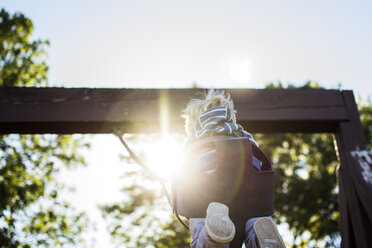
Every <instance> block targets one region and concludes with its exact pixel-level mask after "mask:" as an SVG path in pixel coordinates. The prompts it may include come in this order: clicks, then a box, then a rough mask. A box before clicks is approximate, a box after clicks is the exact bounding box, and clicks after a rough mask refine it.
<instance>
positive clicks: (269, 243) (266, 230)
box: [253, 217, 286, 248]
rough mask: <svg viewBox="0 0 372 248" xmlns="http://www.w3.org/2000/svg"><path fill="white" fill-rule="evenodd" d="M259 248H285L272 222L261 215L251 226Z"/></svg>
mask: <svg viewBox="0 0 372 248" xmlns="http://www.w3.org/2000/svg"><path fill="white" fill-rule="evenodd" d="M253 229H254V233H255V235H256V240H257V243H258V247H259V248H286V246H285V244H284V242H283V240H282V238H281V237H280V234H279V232H278V229H277V228H276V226H275V224H274V222H273V221H272V220H271V219H269V218H267V217H263V218H260V219H258V220H257V221H256V222H255V223H254V226H253Z"/></svg>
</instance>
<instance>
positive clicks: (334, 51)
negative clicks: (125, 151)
mask: <svg viewBox="0 0 372 248" xmlns="http://www.w3.org/2000/svg"><path fill="white" fill-rule="evenodd" d="M0 7H5V8H6V9H7V10H8V11H11V12H14V11H21V12H23V13H24V14H25V15H26V16H27V17H30V18H31V19H32V21H33V22H34V25H35V34H34V37H35V38H43V39H48V40H50V42H51V46H50V48H49V49H48V54H49V58H48V64H49V65H50V73H49V79H50V83H51V85H57V86H66V87H122V88H125V87H150V88H156V87H189V86H191V84H192V83H193V82H196V83H197V85H198V86H201V87H217V88H218V87H246V88H262V87H264V85H265V84H266V83H268V82H272V81H277V80H280V81H282V82H285V83H286V82H292V83H295V84H303V83H304V82H306V81H307V80H315V81H318V82H319V83H320V84H321V85H323V86H326V87H327V88H338V85H339V84H341V85H342V88H343V89H352V90H354V91H355V93H357V94H361V95H362V97H363V98H364V99H366V98H367V97H368V96H370V95H371V93H372V82H371V81H372V66H371V58H372V49H371V44H372V15H371V13H372V2H371V1H367V0H366V1H341V0H337V1H336V0H328V1H323V0H313V1H295V0H293V1H287V0H283V1H274V0H272V1H268V0H267V1H266V0H265V1H244V0H241V1H236V0H225V1H203V0H188V1H172V0H168V1H165V0H156V1H155V0H154V1H144V0H138V1H123V0H117V1H96V0H94V1H93V0H90V1H88V0H86V1H76V0H64V1H46V0H33V1H29V0H2V1H1V3H0ZM94 140H95V143H94V145H93V148H92V150H91V152H90V153H89V155H88V156H90V161H89V167H88V168H87V169H82V170H79V171H78V172H74V173H70V174H68V176H66V177H68V178H69V179H68V180H69V182H71V183H73V184H74V183H75V184H76V185H80V186H79V187H80V188H79V187H78V189H77V194H80V196H79V197H81V195H85V196H89V197H85V198H84V202H85V204H93V203H97V202H102V201H99V200H97V199H96V198H100V197H101V196H102V197H103V198H104V197H105V195H106V194H105V192H107V190H113V191H115V190H116V189H117V187H116V185H117V184H120V179H117V175H118V174H117V171H116V170H120V169H118V168H119V167H120V165H118V162H117V161H116V162H115V160H117V151H118V150H119V149H120V146H119V143H118V141H117V140H115V139H114V138H113V137H110V136H102V135H101V136H97V137H96V138H95V139H94ZM107 143H110V144H115V145H116V146H115V145H113V146H115V147H116V148H115V149H109V150H107V149H105V147H107V146H106V145H103V144H107ZM97 154H99V155H97ZM100 156H101V157H100ZM108 157H110V158H111V159H110V160H106V159H107V158H108ZM97 158H98V159H97ZM66 173H68V172H66ZM79 173H80V174H79ZM66 175H67V174H66ZM82 175H89V176H87V177H85V178H86V179H85V181H84V185H85V186H81V185H82V183H81V180H79V179H81V178H82V177H81V176H82ZM101 175H105V176H106V177H107V178H108V179H107V180H109V182H110V180H111V182H110V184H108V183H106V182H105V181H102V182H101V185H99V186H100V188H97V187H98V186H97V183H96V182H95V180H98V179H99V178H100V176H101ZM74 178H75V179H74ZM83 178H84V177H83ZM115 178H116V179H117V181H118V182H116V181H115ZM78 182H80V184H79V183H78ZM105 184H108V188H103V186H102V185H105ZM117 190H118V189H117ZM94 191H98V193H96V194H95V193H94ZM99 192H101V193H99ZM97 195H98V196H100V197H96V198H95V197H93V196H97ZM117 195H119V193H118V194H117ZM92 198H93V199H96V200H95V201H94V200H92ZM106 200H108V199H106ZM76 201H77V200H76ZM90 206H91V205H90ZM96 215H97V216H98V214H97V213H96ZM97 218H98V217H97ZM102 242H108V241H102ZM102 244H103V243H102ZM102 244H101V245H99V242H98V244H97V246H96V247H105V246H104V245H102Z"/></svg>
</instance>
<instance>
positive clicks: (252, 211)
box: [172, 136, 274, 247]
mask: <svg viewBox="0 0 372 248" xmlns="http://www.w3.org/2000/svg"><path fill="white" fill-rule="evenodd" d="M211 148H212V149H216V152H217V167H216V168H215V169H214V170H213V171H207V172H201V171H200V169H199V170H198V168H197V167H198V164H196V163H192V162H191V161H193V159H194V158H195V157H196V156H197V155H198V154H200V153H201V152H203V151H205V149H211ZM185 155H186V158H187V159H188V160H187V161H188V162H187V161H186V163H185V165H184V166H183V168H182V169H181V170H180V172H179V173H178V175H177V176H176V177H175V178H174V180H173V183H172V193H173V197H172V198H173V210H174V212H175V213H176V214H178V215H182V216H185V217H187V218H205V215H206V209H207V207H208V204H209V203H210V202H219V203H223V204H225V205H227V206H228V207H229V216H230V218H231V219H232V221H233V222H234V224H235V227H236V229H237V232H236V236H235V239H234V240H233V242H232V243H234V242H235V243H236V246H235V245H232V243H230V247H241V244H242V241H243V234H244V224H245V222H246V221H247V220H248V219H250V218H253V217H261V216H270V215H272V214H273V211H274V197H273V196H274V171H273V170H272V168H271V164H270V162H269V160H268V158H267V157H266V156H265V154H264V153H263V152H262V151H261V149H259V148H258V147H257V146H255V145H253V144H252V143H251V142H250V141H249V139H248V138H245V137H244V138H243V137H230V136H217V137H209V138H205V139H202V140H198V141H196V142H192V143H190V144H188V145H187V146H186V154H185ZM252 155H253V156H255V157H256V158H257V159H258V160H259V161H260V162H261V171H257V170H256V169H255V168H254V167H253V165H252ZM239 243H240V246H239Z"/></svg>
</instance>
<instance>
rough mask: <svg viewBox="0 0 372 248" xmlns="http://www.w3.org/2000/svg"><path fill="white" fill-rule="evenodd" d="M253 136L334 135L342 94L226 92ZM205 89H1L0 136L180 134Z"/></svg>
mask: <svg viewBox="0 0 372 248" xmlns="http://www.w3.org/2000/svg"><path fill="white" fill-rule="evenodd" d="M225 91H227V92H229V93H230V94H231V97H232V99H233V100H234V103H235V108H236V110H237V117H238V122H239V123H241V124H243V126H244V127H245V128H246V129H247V130H248V131H250V132H252V133H257V132H261V133H269V132H334V131H335V130H336V128H337V126H338V123H339V122H341V121H348V120H349V116H348V112H347V110H346V107H345V103H344V99H343V97H342V94H341V93H342V91H338V90H303V89H262V90H261V89H260V90H258V89H225ZM200 92H203V89H106V88H99V89H98V88H17V87H14V88H13V87H12V88H0V133H1V134H8V133H23V134H36V133H58V134H71V133H110V132H112V131H113V129H115V128H121V129H123V131H125V132H128V133H139V132H140V133H149V132H160V131H161V130H164V129H168V130H169V131H171V132H183V120H182V118H181V117H180V115H181V114H182V109H183V108H184V107H185V106H186V104H187V102H188V101H189V100H190V99H192V98H193V97H195V95H196V94H198V93H200Z"/></svg>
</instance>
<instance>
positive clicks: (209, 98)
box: [182, 89, 236, 136]
mask: <svg viewBox="0 0 372 248" xmlns="http://www.w3.org/2000/svg"><path fill="white" fill-rule="evenodd" d="M219 106H221V107H228V108H229V109H230V111H231V115H232V118H233V121H234V122H235V123H236V116H235V113H236V110H235V109H234V103H233V101H232V99H231V98H230V94H229V93H225V92H224V91H222V90H214V89H212V90H208V92H207V93H204V94H203V96H202V98H201V99H191V100H190V101H189V103H188V104H187V106H186V108H185V109H184V110H183V114H182V117H183V118H184V119H185V129H186V133H187V135H188V136H189V135H190V134H191V132H192V130H193V128H194V125H195V122H196V120H197V119H198V118H199V116H200V115H201V114H202V113H203V112H205V111H207V110H208V109H210V108H213V107H219Z"/></svg>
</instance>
